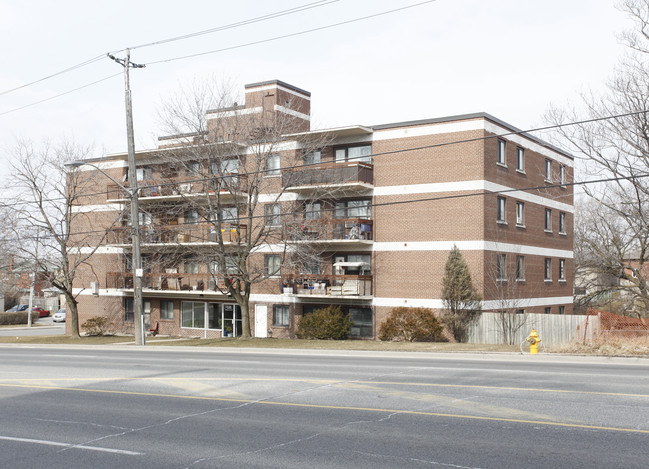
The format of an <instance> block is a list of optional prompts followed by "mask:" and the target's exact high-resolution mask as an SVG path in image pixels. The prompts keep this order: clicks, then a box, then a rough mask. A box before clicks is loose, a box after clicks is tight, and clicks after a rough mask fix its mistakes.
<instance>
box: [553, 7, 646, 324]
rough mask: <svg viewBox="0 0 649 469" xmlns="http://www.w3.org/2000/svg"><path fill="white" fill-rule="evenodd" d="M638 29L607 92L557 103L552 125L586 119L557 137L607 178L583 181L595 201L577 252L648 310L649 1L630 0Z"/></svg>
mask: <svg viewBox="0 0 649 469" xmlns="http://www.w3.org/2000/svg"><path fill="white" fill-rule="evenodd" d="M620 7H621V8H622V9H623V10H625V11H626V12H628V13H629V15H630V17H631V19H632V20H633V21H634V24H635V31H630V32H627V33H625V34H624V35H623V36H622V39H623V40H624V41H625V42H626V44H627V45H628V46H629V51H630V52H629V54H628V55H627V56H626V57H625V58H624V59H623V60H622V61H621V63H620V64H619V66H618V68H617V70H616V72H615V74H614V76H613V78H612V79H611V80H610V81H609V83H608V89H607V91H606V92H605V93H603V94H602V95H595V94H584V95H582V96H581V105H582V107H583V111H578V110H576V109H575V108H572V109H559V108H553V109H551V110H550V111H548V113H547V115H546V117H547V120H548V121H549V122H551V123H552V124H566V123H569V122H576V121H583V120H588V122H586V123H583V124H579V125H566V126H562V127H559V128H558V129H557V134H556V136H555V137H556V141H557V142H558V143H559V144H560V145H563V146H564V147H568V148H569V149H570V150H571V151H572V152H573V153H575V154H577V155H578V156H579V155H581V158H582V162H583V163H584V164H582V165H581V166H582V169H583V172H584V174H585V177H590V178H591V179H600V180H604V179H605V180H606V182H601V183H599V184H589V185H585V186H584V192H585V194H586V195H587V196H589V197H590V198H592V199H593V201H594V202H593V203H594V204H595V207H594V208H593V209H592V210H591V211H590V213H589V214H588V216H587V217H584V218H583V221H584V222H586V223H587V224H585V225H583V224H582V226H581V227H578V230H579V232H578V237H577V246H576V247H577V253H578V257H579V259H580V261H579V262H580V263H581V265H579V264H578V265H577V268H578V270H579V268H580V267H581V268H582V270H583V269H588V271H589V272H591V273H592V274H603V275H615V276H618V277H619V278H621V279H622V280H623V281H624V282H621V285H622V287H623V288H625V289H626V291H627V293H628V294H630V295H631V296H632V297H633V298H634V301H633V303H634V304H640V305H641V308H639V309H638V308H636V311H635V312H633V313H632V312H631V311H628V312H627V313H629V314H634V315H639V316H647V315H648V314H649V284H648V283H647V280H648V278H649V270H648V265H647V264H648V262H649V222H648V220H649V218H648V215H649V214H648V213H646V212H647V210H648V209H647V202H649V179H648V178H647V174H648V172H649V116H648V115H647V109H649V62H648V60H647V59H648V58H649V55H648V53H649V34H648V33H647V24H649V0H626V1H624V2H621V3H620Z"/></svg>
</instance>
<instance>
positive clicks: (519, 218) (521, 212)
mask: <svg viewBox="0 0 649 469" xmlns="http://www.w3.org/2000/svg"><path fill="white" fill-rule="evenodd" d="M516 226H525V203H523V202H516Z"/></svg>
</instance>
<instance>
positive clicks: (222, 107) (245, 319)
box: [157, 82, 326, 338]
mask: <svg viewBox="0 0 649 469" xmlns="http://www.w3.org/2000/svg"><path fill="white" fill-rule="evenodd" d="M286 107H289V108H290V107H291V104H290V103H286ZM160 118H161V122H162V125H163V130H164V131H166V132H167V133H168V134H171V135H172V136H173V143H171V144H169V145H165V142H166V141H167V140H165V139H161V140H160V143H161V150H160V152H159V154H158V156H157V160H158V161H160V162H162V166H164V167H165V168H167V170H169V171H171V172H172V173H173V174H171V175H169V176H168V178H167V179H168V180H169V177H171V179H174V178H175V180H176V181H177V184H176V188H177V192H178V194H179V195H181V196H183V197H182V203H180V204H179V205H178V207H177V210H178V212H183V213H186V214H187V216H186V217H183V220H184V223H187V220H188V219H189V218H191V222H190V223H191V224H194V225H201V226H204V227H207V230H206V231H200V228H198V226H196V229H197V232H198V237H197V238H196V240H201V241H211V242H212V243H213V244H214V245H210V247H209V249H208V248H203V249H201V248H196V249H193V250H192V252H191V253H188V252H187V251H183V250H182V249H180V250H177V251H176V255H177V256H178V258H177V260H180V259H182V257H183V256H191V258H192V260H193V261H194V262H195V263H196V265H197V266H199V265H202V266H207V270H208V272H209V274H210V275H211V276H212V279H213V280H212V282H213V283H212V284H213V285H214V287H215V288H216V289H218V290H220V291H222V292H223V293H225V294H227V295H229V296H230V297H231V298H232V299H234V301H235V302H236V303H237V304H238V305H239V307H240V308H241V315H242V337H243V338H248V337H251V327H250V306H249V305H250V291H251V286H252V285H254V284H259V283H262V282H265V281H267V280H269V279H271V278H274V277H276V276H278V275H279V274H280V268H281V269H283V270H285V271H286V270H291V269H292V268H293V267H294V266H295V265H296V264H297V263H299V262H303V261H304V259H305V258H306V257H314V256H317V253H316V252H314V250H313V249H310V250H308V249H305V248H303V246H302V245H300V243H295V242H294V241H296V239H297V236H298V233H299V232H300V226H301V224H300V219H301V217H302V214H303V212H304V210H301V211H300V213H299V214H298V213H297V211H296V207H297V205H299V204H304V203H305V202H306V199H307V198H308V197H306V198H305V196H300V197H299V198H298V201H297V202H296V201H295V197H285V194H286V187H287V186H289V185H290V178H291V172H290V171H287V172H285V173H284V174H283V172H282V168H285V169H290V168H294V167H296V166H300V165H304V163H305V160H304V157H305V155H307V154H309V153H310V152H313V151H316V150H319V149H320V148H322V147H323V146H324V145H325V143H326V142H325V139H326V136H323V135H321V136H319V137H317V138H313V137H310V136H309V135H308V134H303V136H301V137H295V136H293V137H292V138H291V140H292V141H295V140H296V138H297V141H298V145H297V148H295V147H291V146H287V145H286V142H287V138H286V135H287V134H294V133H295V132H297V130H296V123H295V118H294V117H293V116H291V115H289V114H282V113H273V112H268V111H264V112H260V113H247V112H245V109H244V108H243V106H240V105H238V104H237V103H236V102H235V100H234V98H233V95H232V93H231V92H230V90H229V89H228V88H227V87H221V88H219V89H216V88H214V87H212V86H210V85H208V84H206V82H199V83H195V84H194V85H193V86H192V87H190V88H186V89H182V90H181V91H180V93H179V94H178V95H177V96H176V97H175V98H172V99H170V100H168V101H166V102H165V103H164V104H163V108H162V110H161V112H160ZM199 195H200V196H199ZM187 228H188V229H189V227H187ZM261 252H264V253H268V254H269V255H267V256H265V257H264V256H262V255H259V253H261ZM301 252H303V253H304V254H303V255H301V254H300V253H301ZM277 286H279V285H277Z"/></svg>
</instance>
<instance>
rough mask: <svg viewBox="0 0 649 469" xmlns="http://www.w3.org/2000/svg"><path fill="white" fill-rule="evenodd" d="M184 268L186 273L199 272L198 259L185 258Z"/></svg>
mask: <svg viewBox="0 0 649 469" xmlns="http://www.w3.org/2000/svg"><path fill="white" fill-rule="evenodd" d="M183 269H184V270H185V273H186V274H197V273H198V270H199V265H198V261H197V260H196V259H185V262H183Z"/></svg>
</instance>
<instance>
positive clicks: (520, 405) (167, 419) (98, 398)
mask: <svg viewBox="0 0 649 469" xmlns="http://www.w3.org/2000/svg"><path fill="white" fill-rule="evenodd" d="M0 358H1V360H0V421H1V422H2V425H1V426H0V467H11V468H40V467H43V468H77V467H79V468H82V467H83V468H85V467H92V468H97V469H98V468H116V467H129V468H130V467H137V468H197V469H199V468H215V467H218V468H230V467H237V468H257V467H267V468H273V467H274V468H305V467H306V468H309V469H315V468H378V467H381V468H410V467H412V468H420V467H421V468H424V467H425V468H430V467H452V468H521V467H551V468H564V467H565V468H580V467H589V468H592V467H606V468H618V467H619V468H646V467H648V466H649V463H648V454H649V450H648V449H647V448H649V360H647V359H596V358H579V357H578V358H553V357H549V356H537V357H530V356H515V355H493V354H492V355H450V354H449V355H439V354H435V355H433V354H430V355H429V354H412V353H404V354H397V353H384V354H382V353H363V352H322V353H318V352H313V351H270V350H268V351H266V350H261V351H260V350H224V349H219V350H204V349H197V348H193V349H185V348H182V349H181V348H178V349H174V348H173V347H164V348H158V347H151V346H149V347H147V348H141V349H136V348H135V347H134V346H133V347H115V346H112V347H111V346H108V347H95V348H87V347H79V346H77V347H71V346H68V347H49V346H16V345H7V346H0Z"/></svg>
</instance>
